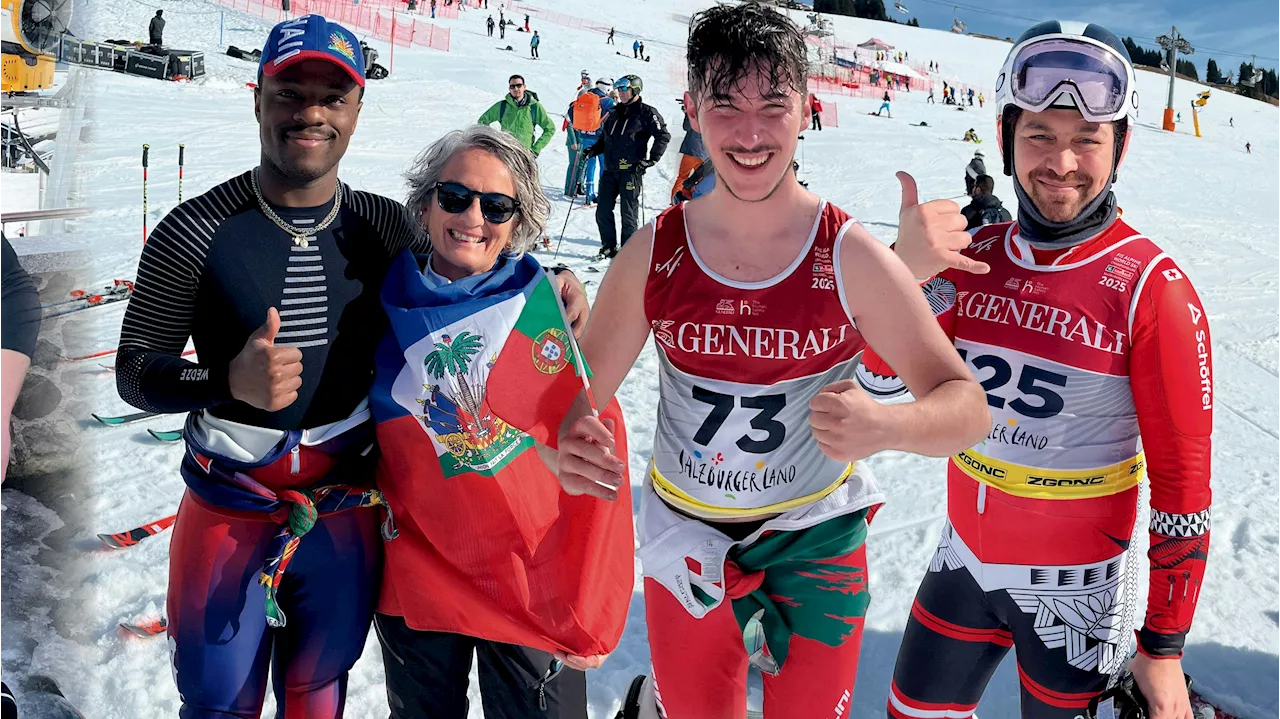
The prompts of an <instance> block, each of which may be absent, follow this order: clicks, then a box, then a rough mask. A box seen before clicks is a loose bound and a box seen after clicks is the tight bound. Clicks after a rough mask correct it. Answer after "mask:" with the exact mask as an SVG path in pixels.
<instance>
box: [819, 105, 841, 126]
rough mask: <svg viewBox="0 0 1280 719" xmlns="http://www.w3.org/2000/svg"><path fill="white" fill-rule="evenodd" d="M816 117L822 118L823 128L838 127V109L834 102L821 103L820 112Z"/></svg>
mask: <svg viewBox="0 0 1280 719" xmlns="http://www.w3.org/2000/svg"><path fill="white" fill-rule="evenodd" d="M818 117H820V118H822V126H823V127H840V108H838V107H836V104H835V103H834V102H824V103H822V111H821V112H819V113H818Z"/></svg>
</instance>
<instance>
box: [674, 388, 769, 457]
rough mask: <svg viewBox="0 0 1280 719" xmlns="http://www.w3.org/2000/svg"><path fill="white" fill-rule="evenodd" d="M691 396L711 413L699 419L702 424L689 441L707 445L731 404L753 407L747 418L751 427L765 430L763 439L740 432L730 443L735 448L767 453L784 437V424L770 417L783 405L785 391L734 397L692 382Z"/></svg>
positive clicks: (746, 407) (724, 418) (729, 409)
mask: <svg viewBox="0 0 1280 719" xmlns="http://www.w3.org/2000/svg"><path fill="white" fill-rule="evenodd" d="M693 398H694V399H695V400H697V401H699V402H705V403H707V404H709V405H711V413H710V414H708V415H707V418H706V419H705V420H703V421H702V426H700V427H698V431H697V433H695V434H694V435H693V441H694V442H697V443H698V444H700V445H702V446H704V447H706V446H707V445H709V444H711V440H712V439H713V438H714V437H715V436H716V432H719V431H720V427H722V426H723V425H724V423H725V420H727V419H729V415H730V414H731V413H732V412H733V408H734V405H735V404H736V405H738V406H740V407H742V408H743V409H754V410H756V415H755V416H754V417H752V418H751V429H754V430H759V431H761V432H764V433H765V437H764V439H755V438H753V437H752V436H751V435H750V434H744V435H742V436H741V437H739V438H738V439H737V441H736V442H734V444H736V445H738V449H740V450H742V451H743V452H751V453H752V454H768V453H769V452H772V451H773V450H775V449H777V448H778V447H779V446H781V445H782V440H783V439H785V438H786V436H787V426H786V425H785V424H783V423H781V422H779V421H778V420H776V419H774V418H775V417H777V415H778V413H779V412H781V411H782V408H783V407H786V406H787V396H786V395H785V394H766V395H760V396H757V397H734V396H733V395H731V394H723V393H720V392H713V391H711V390H709V389H706V388H704V387H698V386H696V385H695V386H694V388H693Z"/></svg>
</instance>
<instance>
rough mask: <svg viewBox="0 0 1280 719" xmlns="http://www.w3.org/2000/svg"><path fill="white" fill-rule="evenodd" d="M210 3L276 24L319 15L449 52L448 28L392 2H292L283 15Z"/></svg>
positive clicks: (242, 3)
mask: <svg viewBox="0 0 1280 719" xmlns="http://www.w3.org/2000/svg"><path fill="white" fill-rule="evenodd" d="M213 2H215V3H217V4H219V5H222V6H223V7H228V8H231V9H232V10H237V11H239V12H243V13H245V14H247V15H252V16H254V17H258V18H262V19H263V20H267V21H270V22H280V21H281V20H285V19H287V18H289V17H291V16H292V17H297V16H300V15H310V14H316V15H323V16H325V17H327V18H329V19H330V20H333V21H335V22H338V23H341V24H342V25H344V26H346V27H347V28H349V29H351V30H354V31H356V32H360V33H367V34H370V35H373V36H374V37H375V38H377V39H379V40H382V41H384V42H390V43H394V44H396V45H400V46H401V47H409V46H410V45H419V46H422V47H429V48H432V49H434V50H442V51H445V52H448V51H449V44H450V43H449V36H450V31H449V28H443V27H438V26H436V25H432V24H431V23H429V22H426V21H425V20H421V19H419V18H417V17H414V16H412V15H409V16H406V15H405V14H404V13H400V12H395V9H396V8H398V7H399V5H400V4H401V3H399V2H396V1H394V0H393V1H392V2H381V3H380V2H378V0H361V2H360V3H359V4H357V3H354V2H351V0H293V2H292V3H291V7H290V12H289V13H286V12H284V10H282V9H281V8H280V7H279V5H277V4H272V5H267V4H264V3H261V2H258V0H213ZM455 10H456V8H455Z"/></svg>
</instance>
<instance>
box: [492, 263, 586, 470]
mask: <svg viewBox="0 0 1280 719" xmlns="http://www.w3.org/2000/svg"><path fill="white" fill-rule="evenodd" d="M525 292H526V293H527V294H526V297H527V299H526V300H525V305H524V307H523V308H522V309H521V311H520V316H519V317H518V318H517V319H516V323H515V327H513V328H512V330H511V334H510V335H508V336H507V341H506V342H505V343H503V345H502V351H501V352H500V353H499V354H498V359H497V361H496V362H495V363H494V365H493V367H492V369H490V370H489V378H488V381H487V382H486V395H487V396H488V399H489V408H490V409H491V410H493V413H494V414H495V415H496V416H498V417H500V418H502V420H503V421H504V422H506V423H507V424H509V425H511V426H512V427H515V428H516V429H519V430H521V431H523V432H527V433H528V434H529V436H531V437H533V438H534V440H536V441H537V442H539V443H541V444H544V445H547V446H548V447H551V448H553V449H554V448H556V444H557V437H558V435H559V432H560V422H561V421H562V420H563V419H564V417H565V415H566V414H567V413H568V412H569V408H570V407H571V406H572V405H573V401H574V399H576V398H577V396H578V394H579V393H580V392H582V390H583V389H586V390H587V393H588V397H590V392H591V387H590V383H589V380H588V377H590V375H591V370H590V369H589V368H588V367H587V363H586V361H585V360H583V358H582V353H581V352H579V351H578V344H577V342H576V341H575V340H574V338H573V331H572V330H571V329H570V328H569V323H568V321H567V319H566V317H565V314H564V307H563V306H562V305H561V304H560V298H559V297H558V296H556V291H555V288H554V287H552V286H551V281H550V279H549V278H548V277H547V275H546V274H543V275H542V276H541V277H540V279H538V280H537V281H536V282H533V283H530V286H529V287H527V288H526V289H525ZM592 404H593V405H594V404H595V403H594V401H593V402H592Z"/></svg>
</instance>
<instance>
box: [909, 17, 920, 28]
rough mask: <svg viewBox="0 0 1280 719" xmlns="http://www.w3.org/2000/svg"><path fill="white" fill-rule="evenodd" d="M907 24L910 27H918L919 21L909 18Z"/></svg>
mask: <svg viewBox="0 0 1280 719" xmlns="http://www.w3.org/2000/svg"><path fill="white" fill-rule="evenodd" d="M907 24H908V25H910V26H911V27H920V21H919V20H917V19H916V18H911V19H910V20H908V21H907Z"/></svg>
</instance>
